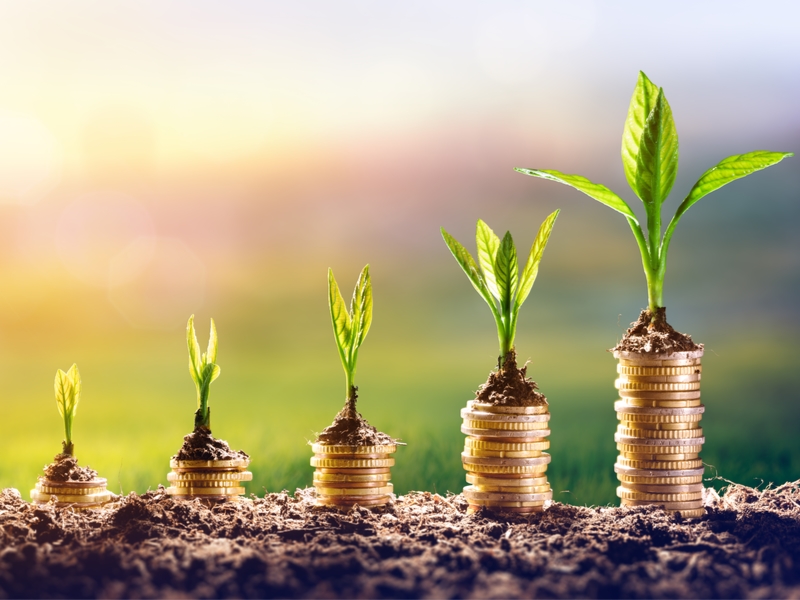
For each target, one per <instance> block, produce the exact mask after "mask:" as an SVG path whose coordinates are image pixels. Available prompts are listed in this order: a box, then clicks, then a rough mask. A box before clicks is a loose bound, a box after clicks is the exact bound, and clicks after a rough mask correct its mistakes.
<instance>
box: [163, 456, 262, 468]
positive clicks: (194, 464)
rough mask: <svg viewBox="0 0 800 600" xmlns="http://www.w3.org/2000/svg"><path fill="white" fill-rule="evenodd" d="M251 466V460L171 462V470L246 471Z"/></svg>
mask: <svg viewBox="0 0 800 600" xmlns="http://www.w3.org/2000/svg"><path fill="white" fill-rule="evenodd" d="M249 464H250V459H249V458H237V459H235V460H174V459H172V460H170V461H169V467H170V469H198V468H199V469H237V468H242V469H246V468H247V465H249Z"/></svg>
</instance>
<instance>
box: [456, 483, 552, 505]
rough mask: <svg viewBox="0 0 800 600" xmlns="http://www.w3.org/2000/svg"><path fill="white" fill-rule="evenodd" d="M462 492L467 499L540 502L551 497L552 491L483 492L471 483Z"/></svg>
mask: <svg viewBox="0 0 800 600" xmlns="http://www.w3.org/2000/svg"><path fill="white" fill-rule="evenodd" d="M463 493H464V497H465V498H466V499H467V500H494V501H497V502H542V501H544V500H551V499H552V498H553V492H552V491H550V490H548V491H546V492H542V493H539V494H522V493H518V492H517V493H504V494H502V493H498V492H484V491H481V490H479V489H478V488H476V487H475V486H472V485H468V486H466V487H465V488H464V492H463Z"/></svg>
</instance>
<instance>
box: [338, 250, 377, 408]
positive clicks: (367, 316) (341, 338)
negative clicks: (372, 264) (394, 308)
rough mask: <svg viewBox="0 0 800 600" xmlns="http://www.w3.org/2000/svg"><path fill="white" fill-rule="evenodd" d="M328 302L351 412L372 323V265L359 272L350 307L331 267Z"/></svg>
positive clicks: (347, 405)
mask: <svg viewBox="0 0 800 600" xmlns="http://www.w3.org/2000/svg"><path fill="white" fill-rule="evenodd" d="M328 305H329V306H330V310H331V321H332V323H333V334H334V338H335V339H336V347H337V348H338V349H339V358H341V359H342V367H343V368H344V373H345V387H346V396H345V398H346V404H345V407H346V409H347V412H348V413H349V414H350V415H351V416H352V415H355V413H356V400H357V399H358V387H357V386H356V385H355V376H356V363H357V361H358V349H359V347H360V346H361V344H362V343H363V342H364V338H365V337H367V332H368V331H369V327H370V325H371V324H372V282H371V281H370V278H369V265H367V266H365V267H364V269H363V270H362V271H361V274H360V275H359V276H358V281H356V287H355V289H354V290H353V299H352V300H351V301H350V310H349V311H348V310H347V306H346V305H345V303H344V298H342V293H341V292H340V291H339V286H338V284H337V283H336V279H335V278H334V276H333V271H332V270H331V269H328Z"/></svg>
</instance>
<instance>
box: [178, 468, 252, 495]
mask: <svg viewBox="0 0 800 600" xmlns="http://www.w3.org/2000/svg"><path fill="white" fill-rule="evenodd" d="M249 464H250V460H249V459H247V458H239V459H234V460H175V459H172V460H171V461H170V462H169V466H170V467H172V471H170V472H169V473H167V481H169V482H170V484H171V485H170V486H169V487H168V488H167V494H169V495H170V496H172V497H173V498H175V499H179V500H195V499H197V498H199V499H201V500H205V501H206V502H221V501H222V502H224V501H226V500H237V499H238V498H239V496H242V495H244V493H245V489H244V487H242V482H244V481H251V480H252V479H253V474H252V473H251V472H250V471H247V470H246V469H247V466H248V465H249Z"/></svg>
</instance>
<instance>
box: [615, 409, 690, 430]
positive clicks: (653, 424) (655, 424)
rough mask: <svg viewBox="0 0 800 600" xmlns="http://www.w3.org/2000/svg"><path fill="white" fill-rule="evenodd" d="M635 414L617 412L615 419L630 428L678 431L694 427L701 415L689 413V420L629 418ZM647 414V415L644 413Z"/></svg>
mask: <svg viewBox="0 0 800 600" xmlns="http://www.w3.org/2000/svg"><path fill="white" fill-rule="evenodd" d="M635 416H637V415H626V414H624V413H617V419H618V420H619V422H620V425H622V426H623V427H628V428H630V429H657V430H661V431H678V430H683V429H696V428H697V424H698V423H699V422H700V420H701V419H702V417H703V415H689V416H690V417H691V420H690V421H689V420H686V421H671V420H670V421H668V420H664V421H651V420H644V419H630V418H629V417H635ZM645 416H648V415H645ZM683 418H684V417H667V419H683Z"/></svg>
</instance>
